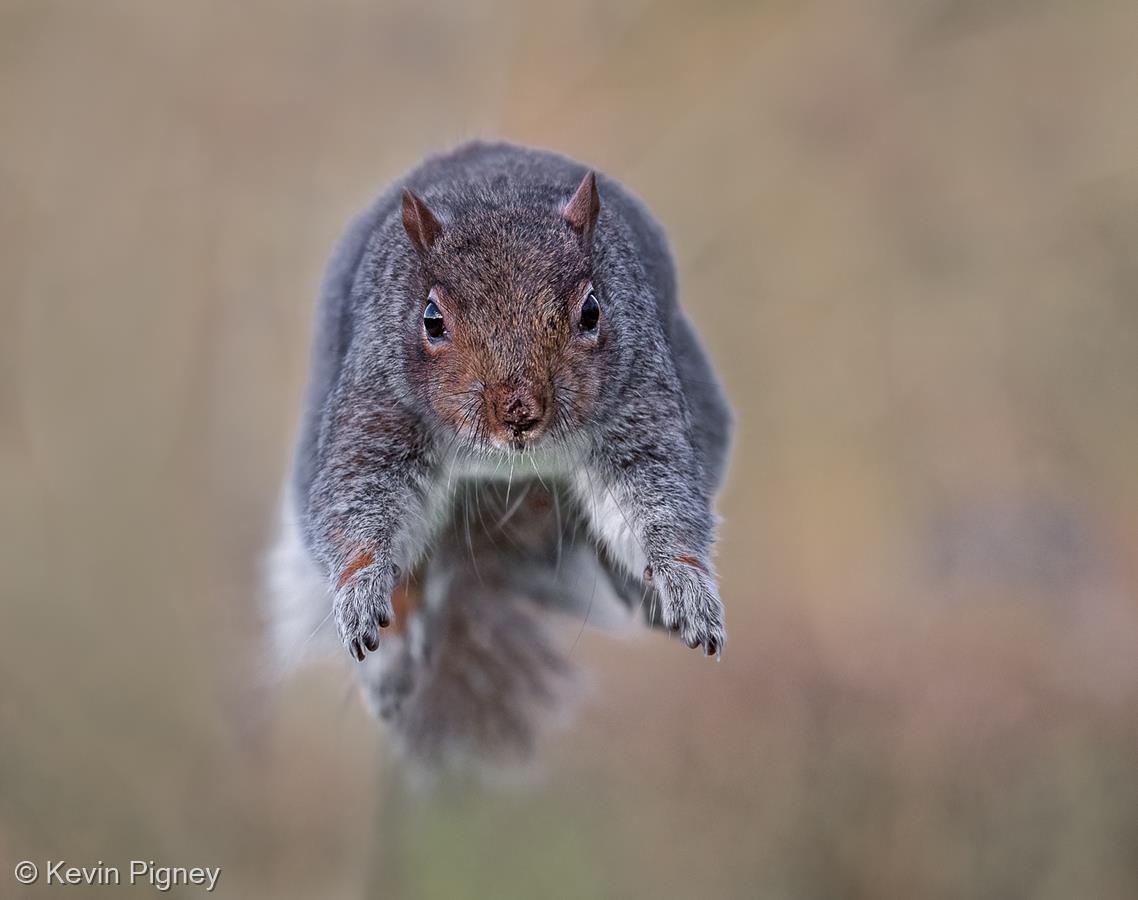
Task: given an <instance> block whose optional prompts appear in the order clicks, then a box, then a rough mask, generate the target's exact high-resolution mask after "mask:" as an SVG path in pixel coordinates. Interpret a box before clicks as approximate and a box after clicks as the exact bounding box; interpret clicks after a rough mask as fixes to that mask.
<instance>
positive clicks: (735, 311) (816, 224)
mask: <svg viewBox="0 0 1138 900" xmlns="http://www.w3.org/2000/svg"><path fill="white" fill-rule="evenodd" d="M0 9H2V11H0V130H2V132H3V139H2V141H0V192H2V193H0V196H2V201H0V295H2V296H0V373H2V380H0V529H2V534H0V574H2V590H3V601H2V603H3V605H2V609H0V612H2V617H3V618H2V623H0V863H2V864H3V866H2V869H3V871H0V895H2V896H4V897H24V896H27V897H34V896H54V894H52V893H51V889H44V888H42V887H38V888H31V889H24V888H19V887H18V886H17V885H16V884H15V881H14V880H13V878H12V875H11V871H12V866H14V864H15V862H16V861H18V860H20V859H24V858H31V859H33V860H43V859H58V858H61V857H62V858H66V859H68V860H70V861H73V862H75V863H77V864H83V865H91V864H93V863H94V862H95V861H96V860H103V861H105V862H106V863H108V864H116V865H121V866H125V865H126V863H127V861H128V860H129V859H132V858H142V859H155V860H157V861H158V862H159V863H160V864H167V865H182V866H190V865H208V866H221V867H223V872H222V875H221V880H220V884H219V887H218V890H217V892H216V894H215V896H223V897H236V898H257V897H273V898H293V897H296V898H311V897H321V898H354V897H361V896H369V897H390V898H483V897H494V898H515V897H516V898H532V897H585V898H591V897H597V898H600V897H645V898H648V897H651V898H663V897H669V898H670V897H677V898H678V897H693V896H701V897H748V898H749V897H763V898H838V897H841V898H847V897H865V898H917V897H919V898H957V897H992V898H1011V897H1031V898H1072V897H1094V898H1132V897H1135V896H1138V716H1136V715H1135V713H1136V712H1138V702H1136V701H1138V465H1136V463H1138V415H1136V413H1138V104H1136V102H1135V96H1136V95H1135V86H1136V85H1138V7H1135V5H1134V4H1133V3H1128V2H1124V0H1119V2H1113V3H1112V2H1096V3H1084V4H1076V3H1068V2H1060V0H1052V2H1048V0H1039V2H1034V3H1026V2H1013V0H1001V2H981V0H919V2H910V0H895V2H885V0H869V2H864V3H859V4H847V3H841V2H832V3H828V2H813V3H787V2H764V3H757V2H744V0H734V2H704V3H687V4H684V3H678V2H672V0H636V2H631V3H616V4H614V3H603V2H599V0H595V2H586V3H575V2H561V3H556V4H550V5H537V4H531V3H524V2H520V0H519V2H510V0H503V2H496V3H483V4H463V3H457V2H452V3H444V2H438V0H425V2H424V0H419V2H414V3H411V2H407V3H403V4H392V3H363V2H335V3H331V2H292V3H287V4H286V3H269V2H259V0H258V2H247V3H240V4H235V3H223V2H198V3H192V4H191V3H183V4H158V3H146V2H142V0H138V2H113V0H102V2H99V3H83V2H78V0H75V2H12V0H5V2H4V3H3V4H2V7H0ZM475 136H485V137H495V136H501V137H506V138H510V139H513V140H517V141H521V142H525V143H531V144H536V145H540V146H546V147H552V148H555V149H557V150H560V151H562V152H564V153H566V154H569V155H571V156H575V157H578V158H580V159H582V160H584V161H588V162H590V163H592V164H594V165H595V166H597V167H599V168H601V169H602V170H604V171H606V172H608V173H610V174H611V175H613V176H615V177H617V178H619V179H621V180H623V181H624V182H625V183H626V184H627V185H628V186H629V187H631V188H632V189H633V190H634V191H636V192H637V193H639V194H640V195H641V196H642V197H644V198H646V200H647V201H648V202H649V204H650V205H651V207H652V208H653V209H654V210H655V212H656V213H657V214H658V216H659V217H660V219H661V220H662V222H663V223H664V224H665V226H666V227H667V229H668V231H669V233H670V235H671V237H672V240H673V243H674V246H675V250H676V254H677V260H678V265H679V271H680V278H681V284H682V296H683V298H684V303H685V305H686V307H687V309H688V310H689V312H690V314H691V316H692V318H693V319H694V320H695V322H696V324H697V325H698V327H699V329H700V331H701V333H702V334H703V335H704V337H705V339H706V343H707V344H708V347H709V349H710V351H711V353H712V356H713V357H714V359H715V360H716V361H717V364H718V366H719V368H720V371H721V373H722V376H723V378H724V380H725V382H726V385H727V388H728V391H729V394H730V396H731V398H732V400H733V402H734V404H735V406H736V409H737V412H738V420H739V428H738V439H737V443H736V447H735V455H734V460H733V466H732V469H731V475H730V479H729V482H728V484H727V487H726V489H725V491H724V493H723V495H722V497H721V501H720V510H721V512H722V514H723V515H724V517H725V524H724V526H723V530H722V542H721V545H720V556H719V559H720V566H721V571H722V587H723V596H724V598H725V601H726V603H727V608H728V613H729V625H730V629H731V643H730V645H729V647H728V652H727V654H726V656H725V658H724V660H723V661H722V663H721V664H719V665H712V664H710V663H709V662H707V661H706V660H704V659H702V658H701V657H699V656H697V655H696V654H694V653H691V652H689V651H687V650H686V649H684V648H682V647H680V646H678V645H676V644H674V643H672V642H669V641H668V640H666V639H665V638H663V637H661V636H658V635H645V636H643V637H641V638H639V639H637V640H631V641H629V640H624V641H613V640H611V639H608V638H605V637H603V636H600V635H593V634H589V633H586V634H585V635H584V636H583V637H582V639H581V640H580V642H579V643H578V644H577V646H576V647H575V649H574V652H573V656H574V659H575V660H576V661H577V662H579V663H580V664H581V666H582V668H583V669H584V670H585V671H586V672H587V679H586V690H585V692H584V697H583V699H582V702H581V705H580V709H579V714H578V716H577V718H576V721H575V722H574V724H573V725H572V726H571V727H569V728H568V729H567V730H565V731H564V732H563V733H561V734H559V735H558V736H557V737H556V738H555V739H554V740H553V741H551V742H550V743H549V745H548V746H547V747H546V749H545V752H544V753H543V756H542V760H541V765H540V767H539V768H537V769H536V770H535V771H533V772H527V773H524V775H519V776H518V777H517V778H515V779H509V781H510V783H509V784H506V785H501V786H485V785H480V784H477V783H475V782H473V781H470V780H467V779H454V780H452V781H449V782H446V783H444V784H443V785H441V786H440V787H439V788H438V789H436V790H435V791H433V792H430V793H424V792H421V791H415V790H413V789H411V788H409V787H408V786H407V785H406V784H404V782H403V780H402V779H401V778H400V777H399V775H398V771H397V769H396V767H395V766H394V764H393V762H392V760H391V758H390V754H389V753H388V752H387V748H386V747H385V744H384V741H383V738H382V735H381V734H379V732H378V731H377V729H376V727H375V726H374V724H373V723H372V721H371V720H370V719H369V718H368V716H367V714H366V712H365V711H364V709H363V707H362V705H361V704H360V702H359V701H358V698H357V696H356V694H355V693H354V690H353V688H352V682H351V678H350V671H349V668H348V665H347V661H346V660H344V661H343V662H342V663H341V661H340V660H336V661H334V662H333V663H332V664H330V665H329V666H328V667H327V668H325V669H317V670H312V671H310V672H308V673H306V674H303V675H301V676H299V677H297V678H296V679H294V680H292V681H290V682H289V683H288V684H287V685H286V686H285V688H284V689H283V690H281V691H279V692H276V693H274V694H271V695H270V694H262V693H260V692H258V691H256V690H254V689H253V688H254V686H255V684H256V682H257V680H258V653H259V640H260V630H259V624H258V591H259V574H258V570H259V567H260V556H261V553H262V548H263V547H264V546H265V544H266V542H267V540H268V538H269V536H270V533H271V523H272V520H273V515H274V513H275V508H276V503H277V498H278V490H279V486H280V484H281V481H282V477H283V475H284V472H285V469H286V466H287V462H288V457H289V453H290V444H291V440H292V437H293V430H294V427H295V423H296V421H297V416H298V412H299V399H300V396H301V392H302V387H303V383H304V380H305V377H306V367H307V357H308V341H309V336H310V320H311V316H312V310H313V303H314V297H315V294H316V290H317V285H318V282H319V278H320V273H321V269H322V266H323V264H324V261H325V259H326V257H327V256H328V254H329V252H330V250H331V248H332V246H333V243H334V241H335V240H336V239H337V237H338V234H339V232H340V231H341V229H342V227H343V226H344V224H345V223H346V221H347V220H348V218H349V217H350V216H351V215H352V214H353V213H354V212H356V211H357V210H359V209H360V208H361V207H362V206H363V205H364V204H365V203H366V202H367V201H368V200H369V199H370V197H371V196H372V195H373V194H374V193H375V192H377V191H378V190H379V189H380V188H381V187H382V186H383V185H385V184H386V183H387V182H389V181H390V180H392V179H394V178H396V177H398V176H399V175H400V174H401V173H402V172H403V171H405V170H406V169H407V168H408V167H410V166H411V165H412V164H413V163H414V162H415V161H416V160H417V159H418V158H419V157H420V156H421V155H423V154H424V153H426V152H429V151H436V150H440V149H444V148H446V147H448V146H451V145H453V144H454V143H456V142H458V141H460V140H462V139H465V138H468V137H475ZM56 890H58V888H57V889H56ZM74 890H75V891H76V895H77V896H78V893H79V892H83V895H84V896H87V895H94V896H98V895H106V896H114V895H117V893H118V890H122V888H120V889H118V890H116V889H113V888H112V889H107V890H104V891H102V892H100V891H97V890H92V889H83V888H75V889H74ZM135 890H136V892H137V891H140V890H141V889H135ZM172 894H173V895H174V896H190V895H191V894H192V895H194V896H197V895H199V892H197V891H192V892H189V891H186V890H185V889H180V890H175V891H174V892H172Z"/></svg>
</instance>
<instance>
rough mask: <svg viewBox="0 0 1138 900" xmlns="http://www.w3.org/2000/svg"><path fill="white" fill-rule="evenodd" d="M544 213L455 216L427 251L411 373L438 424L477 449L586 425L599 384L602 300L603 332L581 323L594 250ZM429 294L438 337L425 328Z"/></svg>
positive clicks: (517, 444) (557, 214) (520, 445)
mask: <svg viewBox="0 0 1138 900" xmlns="http://www.w3.org/2000/svg"><path fill="white" fill-rule="evenodd" d="M594 201H595V193H594V194H593V195H592V199H588V198H587V202H589V203H592V202H594ZM424 210H425V207H424ZM541 212H543V211H538V212H536V213H535V211H534V210H533V209H532V208H508V209H499V208H494V207H493V206H492V205H489V206H488V207H487V208H485V209H480V210H477V211H475V212H472V213H470V214H469V215H468V216H466V217H464V216H462V215H451V216H450V217H448V218H447V225H446V227H445V229H442V230H441V232H440V234H439V235H438V236H437V237H436V239H435V241H434V243H433V244H432V245H431V247H430V248H429V252H427V253H425V254H423V255H422V266H423V276H424V278H423V285H424V290H423V293H422V295H421V303H420V305H419V307H418V313H417V315H418V320H417V322H416V327H417V336H416V340H415V342H414V344H413V346H411V348H410V351H409V360H408V364H409V368H410V369H411V372H412V374H413V376H414V381H415V382H416V383H418V384H420V385H422V387H423V389H424V391H425V393H426V396H427V400H428V401H429V403H430V405H431V408H432V409H433V410H434V412H435V413H436V415H437V416H438V418H439V419H440V420H441V422H442V423H444V424H445V425H446V426H448V427H449V428H451V429H453V430H454V431H455V432H456V433H457V434H458V435H459V437H460V438H461V439H465V440H466V441H468V442H470V444H471V445H472V446H473V447H480V446H481V447H485V446H487V445H492V446H496V447H498V448H499V449H503V448H506V447H511V448H513V449H515V450H520V449H524V448H525V447H527V446H531V445H533V444H534V443H536V442H538V441H540V440H542V439H543V438H545V437H546V436H549V437H552V438H556V437H557V436H558V435H564V434H566V433H568V432H569V431H571V430H572V429H573V428H575V427H577V426H579V425H580V424H582V423H583V422H584V421H586V420H587V418H588V415H589V411H590V408H591V406H592V403H593V400H594V398H595V397H596V395H597V392H598V390H599V387H600V384H601V379H602V378H603V369H604V366H603V354H602V353H600V352H599V351H600V350H601V349H602V348H603V347H604V344H605V341H606V338H607V326H606V322H605V315H604V298H603V297H601V298H600V302H601V309H602V312H601V319H600V324H599V326H598V328H597V329H596V331H595V332H593V333H591V334H582V333H581V332H580V330H579V327H578V324H579V318H580V308H581V304H582V303H583V301H584V299H585V296H586V294H587V292H588V290H589V287H590V281H589V275H590V266H589V250H588V247H587V245H585V244H583V243H582V241H581V239H580V233H579V232H578V230H577V229H576V228H575V227H574V225H573V223H570V222H567V221H566V219H565V218H564V217H563V212H562V210H559V209H550V210H548V211H544V212H545V215H544V216H541V215H540V213H541ZM427 214H428V215H430V213H429V211H427ZM428 297H429V299H430V300H431V301H433V302H434V303H435V305H436V306H437V307H438V308H439V309H440V311H441V312H442V314H443V318H444V321H445V324H446V337H445V339H443V340H431V339H429V338H428V336H427V334H426V332H425V330H424V329H423V325H422V321H421V318H422V311H423V309H424V308H425V307H426V304H427V302H428Z"/></svg>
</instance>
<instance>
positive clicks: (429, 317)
mask: <svg viewBox="0 0 1138 900" xmlns="http://www.w3.org/2000/svg"><path fill="white" fill-rule="evenodd" d="M423 328H424V329H425V330H426V332H427V337H429V338H430V339H431V340H432V341H438V340H441V339H442V338H444V337H445V336H446V333H447V327H446V323H444V322H443V314H442V313H441V312H440V311H439V308H438V307H437V306H435V301H434V300H431V301H430V302H429V303H427V308H426V309H424V310H423Z"/></svg>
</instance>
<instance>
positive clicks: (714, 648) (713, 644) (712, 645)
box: [707, 638, 719, 656]
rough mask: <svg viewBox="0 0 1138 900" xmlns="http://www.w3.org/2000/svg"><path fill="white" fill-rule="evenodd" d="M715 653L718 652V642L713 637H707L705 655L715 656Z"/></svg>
mask: <svg viewBox="0 0 1138 900" xmlns="http://www.w3.org/2000/svg"><path fill="white" fill-rule="evenodd" d="M717 653H719V642H718V641H716V640H715V638H708V639H707V655H708V656H715V655H716V654H717Z"/></svg>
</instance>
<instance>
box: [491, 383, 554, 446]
mask: <svg viewBox="0 0 1138 900" xmlns="http://www.w3.org/2000/svg"><path fill="white" fill-rule="evenodd" d="M487 394H488V396H487V398H486V399H487V403H486V415H487V418H488V419H489V424H490V427H491V430H492V431H493V432H494V433H495V435H496V436H497V437H498V438H499V439H500V440H502V441H503V442H504V443H508V444H511V445H513V446H514V447H515V448H518V449H520V448H521V447H522V446H523V445H524V444H525V443H526V442H528V441H532V440H533V439H535V438H536V437H537V436H538V435H539V434H540V433H541V432H542V431H543V430H544V428H545V424H546V420H547V418H548V412H549V408H550V403H549V401H548V398H547V396H546V394H545V392H544V391H540V390H537V389H535V388H534V387H533V386H530V385H522V386H518V385H508V384H504V385H497V386H495V387H494V388H491V389H489V390H488V391H487Z"/></svg>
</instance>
